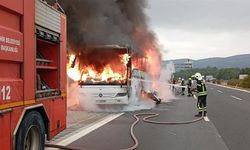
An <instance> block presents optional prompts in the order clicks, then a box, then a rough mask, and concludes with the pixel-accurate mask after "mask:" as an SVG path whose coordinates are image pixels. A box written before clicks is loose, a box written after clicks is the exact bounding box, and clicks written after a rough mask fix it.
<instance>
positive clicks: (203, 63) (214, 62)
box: [167, 54, 250, 70]
mask: <svg viewBox="0 0 250 150" xmlns="http://www.w3.org/2000/svg"><path fill="white" fill-rule="evenodd" d="M187 60H188V59H175V60H171V61H173V62H174V63H175V64H182V63H186V62H187ZM190 61H191V62H192V63H193V68H206V67H217V68H247V67H248V68H250V54H243V55H235V56H230V57H212V58H206V59H199V60H192V59H190ZM167 62H169V61H167ZM177 70H179V69H177Z"/></svg>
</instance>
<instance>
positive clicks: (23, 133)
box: [15, 111, 45, 150]
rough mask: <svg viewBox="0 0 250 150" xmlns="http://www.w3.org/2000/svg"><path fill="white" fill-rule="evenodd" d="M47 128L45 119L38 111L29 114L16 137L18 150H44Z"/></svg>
mask: <svg viewBox="0 0 250 150" xmlns="http://www.w3.org/2000/svg"><path fill="white" fill-rule="evenodd" d="M44 143H45V127H44V122H43V118H42V117H41V115H40V114H39V113H38V112H36V111H31V112H29V113H28V114H27V115H26V116H25V118H24V119H23V121H22V123H21V125H20V127H19V129H18V132H17V136H16V145H15V147H16V150H43V149H44Z"/></svg>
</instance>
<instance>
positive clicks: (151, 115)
mask: <svg viewBox="0 0 250 150" xmlns="http://www.w3.org/2000/svg"><path fill="white" fill-rule="evenodd" d="M159 115H160V114H158V113H138V114H134V118H135V121H134V122H133V124H132V125H131V126H130V136H131V138H132V139H133V141H134V145H133V146H131V147H129V148H126V149H121V150H134V149H136V148H137V147H138V146H139V141H138V139H137V138H136V136H135V134H134V128H135V126H136V125H137V124H138V122H139V121H140V118H139V116H145V117H143V119H142V120H143V121H144V122H147V123H152V124H163V125H180V124H190V123H194V122H197V121H200V120H202V119H203V116H202V117H199V118H197V119H194V120H188V121H178V122H164V121H154V120H149V119H150V118H151V119H152V118H155V117H158V116H159ZM45 147H51V148H59V149H64V150H86V149H79V148H74V147H68V146H61V145H55V144H45Z"/></svg>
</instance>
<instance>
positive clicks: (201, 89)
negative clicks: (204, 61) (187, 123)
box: [195, 72, 207, 117]
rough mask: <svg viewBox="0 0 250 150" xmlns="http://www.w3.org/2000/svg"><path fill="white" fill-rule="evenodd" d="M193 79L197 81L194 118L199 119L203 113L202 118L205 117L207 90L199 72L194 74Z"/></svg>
mask: <svg viewBox="0 0 250 150" xmlns="http://www.w3.org/2000/svg"><path fill="white" fill-rule="evenodd" d="M195 79H196V81H197V88H196V90H197V95H198V96H197V109H198V114H196V115H195V116H196V117H201V116H202V112H204V114H203V115H204V116H206V115H207V100H206V99H207V89H206V85H205V83H204V81H203V80H202V76H201V74H200V73H199V72H197V73H196V74H195Z"/></svg>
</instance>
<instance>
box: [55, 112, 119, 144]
mask: <svg viewBox="0 0 250 150" xmlns="http://www.w3.org/2000/svg"><path fill="white" fill-rule="evenodd" d="M121 115H123V113H119V114H112V115H109V116H107V117H106V118H104V119H103V120H101V121H100V122H98V123H93V125H91V126H90V127H88V128H86V129H84V130H81V131H79V132H78V133H76V134H74V135H71V136H70V137H68V138H66V139H64V140H62V141H60V142H58V143H56V144H58V145H62V146H66V145H69V144H70V143H72V142H74V141H76V140H78V139H80V138H81V137H83V136H85V135H87V134H89V133H90V132H92V131H94V130H96V129H98V128H100V127H101V126H103V125H105V124H107V123H108V122H110V121H112V120H114V119H116V118H118V117H119V116H121Z"/></svg>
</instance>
